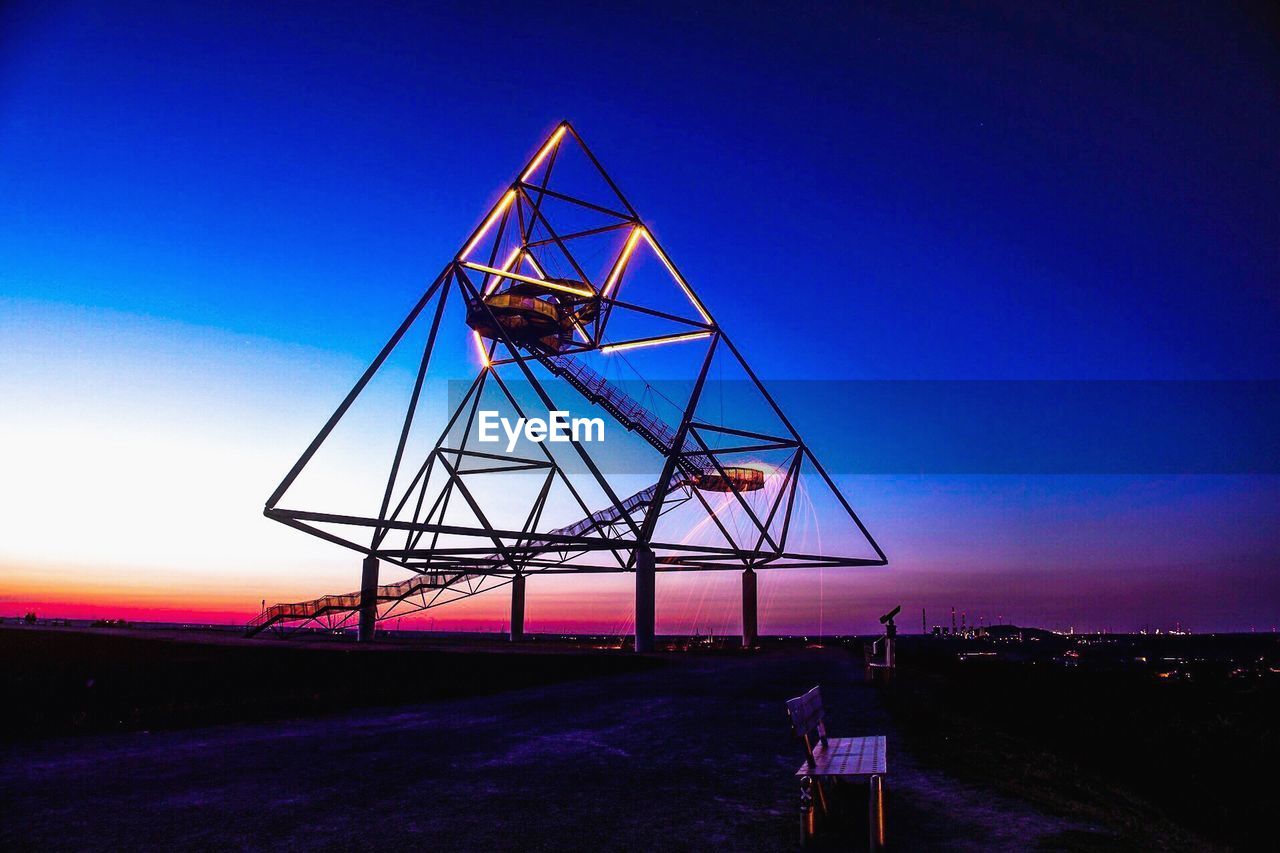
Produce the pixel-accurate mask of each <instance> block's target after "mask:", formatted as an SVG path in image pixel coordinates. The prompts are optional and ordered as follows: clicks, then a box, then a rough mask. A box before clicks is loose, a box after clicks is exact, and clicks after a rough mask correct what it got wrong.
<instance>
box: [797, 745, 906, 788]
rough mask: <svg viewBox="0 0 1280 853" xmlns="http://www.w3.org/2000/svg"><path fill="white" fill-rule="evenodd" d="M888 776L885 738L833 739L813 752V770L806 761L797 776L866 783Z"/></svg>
mask: <svg viewBox="0 0 1280 853" xmlns="http://www.w3.org/2000/svg"><path fill="white" fill-rule="evenodd" d="M887 773H888V764H887V762H886V759H885V740H884V736H883V735H876V736H874V737H833V738H828V739H827V743H826V745H825V746H824V745H823V744H818V746H817V748H816V749H814V751H813V767H812V768H810V767H809V762H808V761H805V762H804V763H803V764H801V765H800V769H799V770H797V771H796V775H797V776H815V777H819V778H830V779H837V778H838V779H853V780H855V781H865V780H866V779H867V778H869V777H871V776H884V775H887Z"/></svg>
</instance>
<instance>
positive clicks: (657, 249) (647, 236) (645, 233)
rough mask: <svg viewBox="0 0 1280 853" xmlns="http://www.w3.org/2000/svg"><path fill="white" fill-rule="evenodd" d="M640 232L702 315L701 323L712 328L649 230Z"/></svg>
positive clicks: (696, 299) (711, 323)
mask: <svg viewBox="0 0 1280 853" xmlns="http://www.w3.org/2000/svg"><path fill="white" fill-rule="evenodd" d="M640 231H641V233H642V236H643V237H644V239H645V242H647V243H648V244H649V246H650V247H651V248H652V249H653V251H654V252H656V253H657V255H658V257H659V258H660V259H661V260H662V263H663V264H664V265H665V266H666V268H667V272H669V273H671V277H672V278H674V279H675V280H676V284H678V285H680V289H681V290H683V291H684V295H685V296H686V297H688V299H689V302H690V303H692V304H693V307H694V308H696V309H697V310H698V313H699V314H701V315H702V319H703V321H704V322H705V323H706V324H707V325H709V326H714V325H715V323H713V322H712V321H711V315H710V314H708V313H707V309H705V308H703V307H702V303H701V302H699V301H698V297H696V296H694V295H693V290H692V289H691V288H690V287H689V285H688V284H687V283H686V282H685V280H684V278H682V277H681V275H680V273H678V272H676V268H675V267H674V266H672V265H671V261H670V259H668V258H667V253H666V252H664V251H662V247H661V246H659V245H658V243H657V241H656V240H654V239H653V235H652V234H650V233H649V229H648V228H643V227H642V228H641V229H640Z"/></svg>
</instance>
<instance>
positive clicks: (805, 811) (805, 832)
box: [800, 776, 818, 848]
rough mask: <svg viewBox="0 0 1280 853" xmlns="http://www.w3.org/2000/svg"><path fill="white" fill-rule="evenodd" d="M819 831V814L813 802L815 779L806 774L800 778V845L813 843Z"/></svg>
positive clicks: (804, 846) (805, 846)
mask: <svg viewBox="0 0 1280 853" xmlns="http://www.w3.org/2000/svg"><path fill="white" fill-rule="evenodd" d="M817 832H818V814H817V809H815V808H814V803H813V780H812V779H810V778H809V777H808V776H805V777H804V778H803V779H801V780H800V846H801V848H807V847H809V846H810V845H812V844H813V837H814V836H815V835H816V834H817Z"/></svg>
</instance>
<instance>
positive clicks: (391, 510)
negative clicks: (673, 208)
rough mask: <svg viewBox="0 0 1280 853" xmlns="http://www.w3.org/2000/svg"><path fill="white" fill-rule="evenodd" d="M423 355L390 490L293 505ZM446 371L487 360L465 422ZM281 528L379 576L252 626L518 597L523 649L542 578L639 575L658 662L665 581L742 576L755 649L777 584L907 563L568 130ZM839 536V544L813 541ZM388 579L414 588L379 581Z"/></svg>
mask: <svg viewBox="0 0 1280 853" xmlns="http://www.w3.org/2000/svg"><path fill="white" fill-rule="evenodd" d="M725 292H726V293H727V292H728V288H725ZM764 325H765V324H764V323H763V322H762V326H764ZM406 352H407V353H408V354H409V356H410V357H411V359H412V361H411V362H410V363H411V364H414V367H415V369H406V370H402V371H400V373H399V374H398V378H399V379H400V380H401V381H402V382H403V384H404V385H405V386H406V391H407V393H406V394H405V395H404V396H403V397H402V398H400V399H402V400H404V401H406V403H407V404H406V405H405V406H404V409H403V411H397V413H396V417H395V422H394V425H393V429H394V430H395V433H396V436H395V440H394V444H391V443H390V442H389V443H388V449H389V451H390V452H389V453H388V454H387V455H386V456H384V457H382V458H381V459H380V460H379V459H374V460H369V461H368V463H367V464H368V465H371V466H376V467H377V468H378V469H380V470H382V471H385V472H386V474H385V477H383V476H380V477H379V478H378V481H377V483H378V489H377V491H378V493H379V494H377V495H376V496H373V495H371V496H370V499H369V500H368V503H367V505H365V504H361V505H358V506H357V507H356V508H355V509H352V510H344V511H334V509H333V508H332V507H302V506H298V505H295V504H293V503H291V499H292V498H293V497H294V492H293V490H294V488H295V485H296V484H297V482H298V480H299V478H300V477H303V476H304V475H305V474H306V472H307V471H308V470H309V466H312V465H314V464H315V458H316V456H317V454H318V453H320V452H321V451H322V449H323V448H324V447H325V446H326V442H330V441H332V440H333V438H332V437H333V434H334V432H335V430H336V429H338V428H339V426H340V424H342V423H343V421H344V418H349V417H351V412H352V410H353V408H354V407H356V406H357V405H359V403H360V401H361V399H362V398H363V396H364V395H368V394H369V393H370V391H369V388H370V386H371V383H373V382H374V381H375V380H376V379H377V378H378V377H379V376H380V375H386V374H390V373H394V372H395V369H394V368H392V367H390V366H389V365H390V364H391V359H393V357H396V356H395V354H396V353H400V356H399V357H400V358H403V357H404V356H405V353H406ZM654 357H656V358H657V360H656V361H650V362H648V363H646V365H645V366H646V368H655V366H656V369H657V370H658V371H659V372H664V373H667V374H670V373H671V372H673V371H674V372H676V373H677V374H679V377H678V379H677V380H676V382H675V385H673V386H671V387H668V391H669V392H670V393H666V394H662V393H661V392H660V391H656V392H653V393H650V392H651V391H652V389H653V388H654V386H652V385H651V384H649V383H648V381H647V380H645V381H643V384H642V385H636V386H635V387H638V388H641V387H642V388H643V389H644V390H643V391H641V392H638V393H634V394H633V393H628V390H627V387H626V386H627V382H625V381H620V380H616V379H611V378H610V376H609V374H610V373H611V372H612V373H618V372H621V371H623V370H629V371H631V373H633V374H635V376H636V377H641V376H643V375H644V372H643V371H641V370H640V369H639V368H637V367H636V360H643V359H644V358H654ZM441 359H444V360H445V361H446V362H449V363H453V364H456V363H459V362H460V361H461V360H464V359H466V360H469V361H470V363H471V364H473V365H474V368H475V375H474V378H473V379H471V380H470V381H469V382H463V383H459V385H458V388H459V391H458V393H456V394H454V395H453V396H454V398H455V399H453V400H452V401H451V402H450V404H449V406H448V407H446V408H445V410H444V411H435V412H428V411H426V410H427V409H428V408H429V406H428V405H427V404H426V403H424V393H423V389H424V384H425V382H426V379H427V377H428V373H429V371H430V370H431V369H432V366H433V365H434V364H438V363H439V362H440V361H441ZM462 363H464V364H465V363H466V362H465V361H463V362H462ZM631 373H629V374H626V375H627V376H630V375H631ZM636 381H637V382H639V381H640V380H636ZM717 383H719V384H717ZM713 388H718V389H719V391H712V390H711V389H713ZM725 388H729V389H730V393H728V397H729V399H728V402H727V403H726V392H725V391H724V389H725ZM713 397H715V398H716V399H714V400H713V399H712V398H713ZM659 398H660V399H659ZM495 407H496V408H498V409H500V410H502V411H504V412H508V413H511V414H513V415H515V416H519V417H525V416H528V417H534V416H542V417H545V416H546V415H547V413H550V412H554V411H565V410H570V409H576V410H577V411H583V412H585V413H594V414H596V415H598V416H600V418H601V419H602V420H603V421H605V422H607V425H608V427H609V430H608V437H607V439H606V440H605V441H603V442H598V443H592V442H591V441H589V440H587V439H588V438H590V436H580V437H579V438H580V440H569V441H567V442H559V443H550V442H545V441H543V442H539V441H529V440H522V441H520V442H519V446H516V447H513V446H510V445H508V444H504V443H502V442H499V443H498V444H496V445H495V444H492V443H490V444H484V443H482V442H481V441H479V436H478V432H479V423H478V421H480V420H482V419H483V418H484V417H485V412H486V411H491V410H493V409H494V408H495ZM658 409H665V412H664V411H659V410H658ZM446 413H447V416H446ZM387 420H388V419H387V418H385V417H381V418H375V419H373V421H376V422H379V423H386V422H387ZM490 437H491V436H490ZM524 438H525V439H527V438H528V436H527V434H526V436H524ZM619 442H622V443H624V444H625V443H626V442H630V443H631V445H634V446H630V445H628V446H625V447H623V446H621V445H620V444H619ZM619 456H622V457H625V458H626V459H627V460H628V461H627V462H626V464H625V465H620V464H619V463H618V462H617V457H619ZM637 479H638V480H639V482H640V485H641V488H639V490H636V488H635V485H636V482H635V481H637ZM265 514H266V515H267V517H269V518H272V519H275V520H277V521H280V522H283V523H284V524H287V525H290V526H292V527H295V528H297V529H299V530H302V531H304V532H307V533H310V534H312V535H315V536H319V537H321V538H323V539H325V540H328V541H330V542H333V543H335V544H338V545H342V546H344V547H346V548H349V549H351V550H353V551H357V552H360V553H361V554H363V555H364V557H365V559H364V572H363V576H362V585H361V589H360V590H359V591H358V592H353V593H350V594H347V595H327V596H322V597H320V598H317V599H314V600H312V601H306V602H299V603H296V604H278V605H274V606H272V607H268V608H267V609H266V610H264V611H263V613H262V614H260V615H259V616H258V617H257V618H256V619H255V620H253V622H251V623H250V626H249V630H250V633H255V632H257V631H260V630H262V629H263V628H266V627H269V626H273V625H281V626H283V625H285V624H289V625H294V626H298V625H306V624H308V623H313V622H318V623H320V624H322V625H325V626H328V627H336V626H340V625H344V624H346V623H347V622H349V621H350V620H353V619H358V620H359V623H360V628H361V634H362V636H363V637H370V636H372V634H373V623H374V622H375V621H376V620H380V619H387V618H395V617H400V616H404V615H406V614H409V613H413V612H415V611H420V610H425V609H429V608H432V607H437V606H440V605H443V604H446V603H449V602H451V601H456V600H458V599H459V598H463V597H467V596H472V595H476V594H478V593H481V592H484V591H487V590H490V589H493V588H495V587H499V586H504V585H507V584H513V599H512V633H513V635H516V636H518V635H519V633H520V632H521V630H522V623H523V601H524V588H525V579H526V578H527V577H528V576H530V575H537V574H543V573H562V572H634V573H636V583H637V618H636V626H637V627H636V644H637V648H639V649H644V648H648V647H650V646H651V644H652V626H653V612H652V608H653V583H654V573H655V572H671V571H703V570H724V569H735V570H738V571H741V572H743V590H744V617H743V619H744V627H743V635H744V639H746V640H747V641H748V642H751V641H753V640H754V634H755V625H754V623H755V619H756V617H755V574H754V573H755V571H756V570H759V569H766V568H769V569H775V568H776V569H783V568H793V569H803V568H821V567H853V566H880V565H884V564H885V563H886V559H885V555H884V553H883V551H882V550H881V549H880V547H879V545H878V544H876V542H875V540H874V539H873V538H872V537H871V535H870V533H869V532H868V531H867V529H866V527H865V526H864V525H863V523H862V521H861V520H860V519H859V518H858V516H857V514H856V513H855V512H854V510H853V508H852V507H851V506H850V504H849V502H848V501H847V500H846V499H845V497H844V496H843V495H842V494H841V493H840V490H839V489H838V488H837V486H836V484H835V483H834V482H833V480H832V479H831V477H830V476H829V475H828V474H827V472H826V471H825V470H824V469H823V467H822V465H821V464H820V463H819V462H818V459H817V458H816V457H815V456H814V454H813V453H812V451H811V450H810V449H809V447H808V446H807V445H806V444H805V442H804V440H803V439H802V438H801V436H800V434H799V433H798V432H797V431H796V430H795V428H794V427H793V426H792V424H791V421H789V420H788V419H787V417H786V415H785V414H784V413H783V411H782V409H781V408H779V406H778V405H777V403H776V402H775V401H774V398H773V397H772V396H770V394H769V392H768V391H767V390H766V388H765V386H764V384H763V383H762V382H761V381H760V380H759V378H758V377H757V375H756V373H755V372H754V371H753V370H752V369H751V368H750V366H748V364H747V362H746V360H745V359H744V358H743V356H742V353H741V352H740V351H739V350H738V348H737V347H736V346H735V345H734V343H733V342H732V341H731V340H730V338H729V336H728V335H727V334H726V332H725V331H724V329H722V328H721V327H720V326H719V325H718V324H717V323H716V321H715V319H714V316H713V315H712V313H711V310H710V308H709V306H708V304H707V303H706V302H704V301H703V300H702V299H701V298H700V297H699V295H698V294H697V293H696V292H695V290H694V288H693V287H692V286H691V285H690V284H689V282H688V281H686V280H685V278H684V276H683V275H681V273H680V271H679V270H678V268H677V267H676V265H675V262H674V261H673V260H672V259H671V256H670V255H669V254H668V253H667V252H666V250H665V249H664V248H663V247H662V245H661V244H660V243H659V242H658V240H657V238H656V237H655V236H654V234H653V232H652V231H651V230H650V229H649V227H647V226H646V224H645V223H644V221H643V220H642V219H641V217H640V215H639V214H638V213H637V212H636V210H635V208H633V207H632V206H631V204H630V203H629V202H628V201H627V199H626V198H625V197H624V196H623V194H622V193H621V191H620V190H619V189H618V187H617V186H616V185H615V184H614V182H613V180H612V179H611V178H610V177H609V175H608V174H607V173H606V172H605V171H604V169H603V167H602V166H601V165H600V163H599V161H597V160H596V158H595V156H594V155H593V154H592V152H591V151H590V149H588V148H587V146H586V144H585V143H584V142H583V140H582V137H581V136H580V135H579V134H578V132H577V130H576V129H575V128H574V127H572V126H571V125H570V124H569V123H568V122H564V123H562V124H560V125H559V126H558V127H557V128H556V130H555V131H554V132H553V133H552V134H551V136H550V137H549V138H548V139H547V140H546V141H545V142H544V143H543V145H542V146H541V147H540V148H539V149H538V151H537V153H536V154H535V155H534V156H533V158H532V159H531V160H530V161H529V162H528V163H527V164H526V165H525V167H524V168H523V169H522V170H521V171H520V172H519V174H518V176H517V177H516V179H515V180H514V181H513V182H512V183H511V185H510V186H509V188H507V189H506V191H505V192H503V193H502V195H501V197H500V198H499V199H498V200H497V202H496V203H495V204H494V205H493V207H492V208H491V209H490V210H489V211H488V213H487V214H486V215H485V216H484V218H483V219H482V220H481V222H480V224H479V225H478V226H476V228H475V230H474V232H473V233H472V234H471V235H470V237H469V238H468V239H467V240H466V241H465V242H463V243H462V245H461V247H460V249H459V250H458V252H457V254H456V255H455V256H454V257H453V258H452V259H451V260H450V261H449V262H448V263H447V264H446V265H445V267H444V269H443V270H442V271H441V273H440V274H439V275H438V276H437V277H436V279H435V281H434V282H432V283H431V285H430V286H429V287H428V288H427V289H426V291H425V292H424V293H423V294H422V296H421V298H420V299H418V301H417V303H416V304H415V305H414V306H413V309H412V310H411V311H410V312H409V315H408V316H407V317H406V318H405V319H404V321H403V322H402V323H401V324H400V326H399V328H397V329H396V331H395V333H394V334H393V335H392V336H391V338H390V340H388V341H387V343H386V345H385V346H384V347H383V348H382V350H381V351H380V352H379V353H378V355H377V357H376V358H375V359H374V360H373V362H372V363H371V364H370V365H369V366H368V368H367V369H366V370H365V372H364V374H363V375H362V376H361V377H360V379H359V381H357V382H356V384H355V386H354V387H353V388H352V389H351V391H350V392H349V393H348V394H347V396H346V398H345V399H344V400H343V401H342V403H341V404H340V405H339V406H338V408H337V410H336V411H335V412H334V413H333V414H332V416H331V417H330V418H329V420H328V421H327V422H326V423H325V425H324V426H323V428H322V429H321V430H320V432H319V433H318V434H317V435H316V437H315V438H314V440H313V441H312V442H311V444H310V445H309V446H308V447H307V449H306V450H305V451H304V452H303V454H302V456H301V457H300V458H299V459H298V461H297V462H296V463H295V465H294V466H293V468H292V469H291V470H290V471H289V472H288V474H287V475H286V476H285V478H284V479H283V481H281V483H280V485H279V486H278V487H277V488H276V490H275V491H274V492H273V493H272V495H271V496H270V498H269V499H268V500H267V503H266V508H265ZM833 519H834V520H833ZM566 522H567V523H566ZM819 529H820V530H821V533H822V536H821V538H818V537H816V536H812V535H809V534H811V533H813V532H814V531H816V530H819ZM798 531H804V533H803V535H802V534H801V533H799V532H798ZM822 539H825V540H826V543H827V546H828V547H821V546H822ZM855 546H856V547H855ZM831 550H834V551H836V553H835V554H830V553H825V552H826V551H831ZM380 567H381V570H385V571H396V572H398V573H400V574H402V575H403V579H401V580H397V581H395V582H392V583H379V573H380ZM384 579H385V578H384ZM747 598H749V599H750V600H749V601H747V600H746V599H747Z"/></svg>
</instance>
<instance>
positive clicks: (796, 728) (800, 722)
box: [787, 687, 827, 767]
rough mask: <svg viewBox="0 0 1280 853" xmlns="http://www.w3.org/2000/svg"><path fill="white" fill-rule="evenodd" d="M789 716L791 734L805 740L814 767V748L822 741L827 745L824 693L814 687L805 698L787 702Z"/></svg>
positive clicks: (807, 754)
mask: <svg viewBox="0 0 1280 853" xmlns="http://www.w3.org/2000/svg"><path fill="white" fill-rule="evenodd" d="M787 716H788V717H790V718H791V732H792V734H794V735H795V736H796V737H797V738H801V739H803V740H804V751H805V755H806V757H807V759H808V761H809V766H810V767H812V766H813V748H814V747H815V746H816V745H817V744H818V742H819V741H820V742H821V743H822V744H823V745H824V746H825V745H826V743H827V727H826V724H825V723H824V722H823V719H824V717H825V716H826V710H825V709H824V708H823V707H822V691H821V690H820V689H819V688H817V687H814V688H813V689H812V690H810V691H809V692H808V693H806V694H804V695H803V696H797V697H796V698H794V699H788V700H787Z"/></svg>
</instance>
